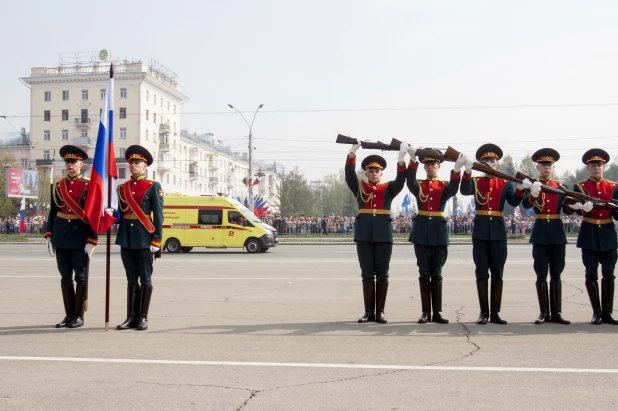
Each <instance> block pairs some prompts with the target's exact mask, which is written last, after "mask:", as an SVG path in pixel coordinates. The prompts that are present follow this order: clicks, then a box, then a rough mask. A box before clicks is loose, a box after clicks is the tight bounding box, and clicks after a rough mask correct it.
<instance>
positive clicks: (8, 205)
mask: <svg viewBox="0 0 618 411" xmlns="http://www.w3.org/2000/svg"><path fill="white" fill-rule="evenodd" d="M9 164H15V158H13V156H12V155H11V154H10V153H8V152H5V151H0V170H1V174H0V177H1V178H0V218H8V217H15V216H16V215H17V214H19V206H20V203H21V199H19V198H14V197H7V196H6V173H7V169H6V168H5V166H6V165H9Z"/></svg>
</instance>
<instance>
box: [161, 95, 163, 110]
mask: <svg viewBox="0 0 618 411" xmlns="http://www.w3.org/2000/svg"><path fill="white" fill-rule="evenodd" d="M161 108H163V97H161Z"/></svg>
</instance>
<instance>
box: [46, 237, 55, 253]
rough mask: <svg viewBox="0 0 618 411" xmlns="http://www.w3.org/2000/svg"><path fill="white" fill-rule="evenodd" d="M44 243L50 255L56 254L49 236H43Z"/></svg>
mask: <svg viewBox="0 0 618 411" xmlns="http://www.w3.org/2000/svg"><path fill="white" fill-rule="evenodd" d="M45 245H47V252H48V253H49V255H50V256H51V257H55V256H56V251H55V250H54V245H53V244H52V242H51V238H49V237H45Z"/></svg>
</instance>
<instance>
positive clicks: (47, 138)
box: [43, 130, 51, 141]
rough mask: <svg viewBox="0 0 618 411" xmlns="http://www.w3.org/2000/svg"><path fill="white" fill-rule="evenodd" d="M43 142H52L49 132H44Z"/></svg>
mask: <svg viewBox="0 0 618 411" xmlns="http://www.w3.org/2000/svg"><path fill="white" fill-rule="evenodd" d="M43 140H45V141H49V140H51V133H50V131H49V130H43Z"/></svg>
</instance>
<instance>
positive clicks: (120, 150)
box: [118, 148, 127, 158]
mask: <svg viewBox="0 0 618 411" xmlns="http://www.w3.org/2000/svg"><path fill="white" fill-rule="evenodd" d="M126 151H127V149H126V148H119V149H118V158H124V153H125V152H126Z"/></svg>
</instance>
